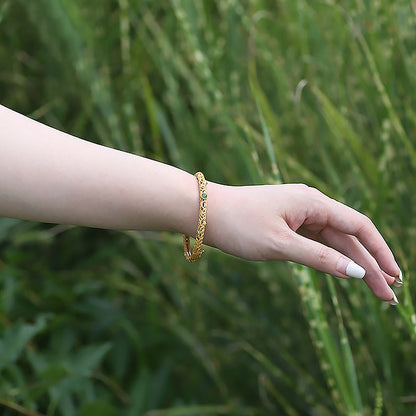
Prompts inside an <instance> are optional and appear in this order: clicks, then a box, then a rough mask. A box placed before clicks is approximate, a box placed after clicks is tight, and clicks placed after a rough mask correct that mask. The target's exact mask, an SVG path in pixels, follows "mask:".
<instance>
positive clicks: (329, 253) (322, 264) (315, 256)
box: [284, 232, 397, 303]
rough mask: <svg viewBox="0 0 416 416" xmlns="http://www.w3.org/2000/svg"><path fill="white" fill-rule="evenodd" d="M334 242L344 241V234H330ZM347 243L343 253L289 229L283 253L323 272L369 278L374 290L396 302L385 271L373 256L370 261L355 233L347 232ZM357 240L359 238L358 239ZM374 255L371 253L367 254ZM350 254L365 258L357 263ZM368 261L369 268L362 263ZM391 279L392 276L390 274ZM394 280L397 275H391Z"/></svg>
mask: <svg viewBox="0 0 416 416" xmlns="http://www.w3.org/2000/svg"><path fill="white" fill-rule="evenodd" d="M327 237H328V238H329V239H330V240H331V242H333V243H334V244H333V245H334V246H338V245H341V238H340V235H339V234H336V235H335V234H334V235H329V233H328V235H327ZM346 237H347V241H348V244H346V243H345V240H344V242H343V243H344V245H346V246H348V250H346V252H347V255H345V254H342V253H341V252H339V251H337V250H336V249H334V248H332V247H328V246H326V245H324V244H321V243H320V242H317V241H314V240H311V239H309V238H306V237H304V236H302V235H299V234H297V233H295V232H291V233H290V238H287V239H286V244H285V250H284V255H285V256H286V259H287V260H290V261H294V262H296V263H300V264H303V265H305V266H309V267H312V268H314V269H316V270H320V271H322V272H324V273H328V274H331V275H333V276H337V277H341V278H350V277H352V278H357V279H362V278H364V280H365V281H366V283H367V284H368V286H369V287H370V289H371V290H372V291H373V292H374V294H375V295H376V296H377V297H379V298H380V299H382V300H385V301H391V302H394V303H396V302H397V299H396V298H395V295H394V292H393V291H392V290H391V288H390V287H389V285H388V284H387V280H386V278H385V275H384V274H383V273H382V272H381V270H380V268H379V267H378V265H377V263H376V262H375V260H374V259H373V261H371V260H370V259H369V258H367V257H366V256H365V251H363V250H365V249H364V248H362V249H360V248H359V245H358V244H355V243H354V242H353V240H352V238H353V237H351V236H346ZM357 243H358V242H357ZM367 254H368V253H367ZM368 256H369V257H370V258H371V256H370V255H369V254H368ZM351 258H354V259H359V260H357V261H361V260H363V258H364V260H365V261H363V262H361V263H362V264H357V263H356V262H355V261H353V260H352V259H351ZM363 265H366V266H367V268H368V269H369V270H366V269H365V268H363V267H362V266H363ZM390 279H392V278H391V277H390ZM392 280H393V281H394V279H392Z"/></svg>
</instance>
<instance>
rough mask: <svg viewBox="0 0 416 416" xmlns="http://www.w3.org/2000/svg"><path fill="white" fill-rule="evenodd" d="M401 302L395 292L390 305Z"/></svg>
mask: <svg viewBox="0 0 416 416" xmlns="http://www.w3.org/2000/svg"><path fill="white" fill-rule="evenodd" d="M398 304H399V301H398V300H397V297H396V295H395V294H393V299H392V300H391V301H390V305H393V306H396V305H398Z"/></svg>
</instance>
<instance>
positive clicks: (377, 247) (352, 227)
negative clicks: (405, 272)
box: [321, 194, 401, 278]
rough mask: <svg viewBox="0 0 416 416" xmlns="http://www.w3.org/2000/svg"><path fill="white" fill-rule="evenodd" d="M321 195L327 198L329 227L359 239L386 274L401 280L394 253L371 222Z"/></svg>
mask: <svg viewBox="0 0 416 416" xmlns="http://www.w3.org/2000/svg"><path fill="white" fill-rule="evenodd" d="M321 195H322V196H323V198H327V200H326V201H325V204H326V206H327V210H328V216H327V221H328V225H330V226H331V227H332V228H334V229H336V230H338V231H341V232H342V233H344V234H349V235H353V236H355V237H357V239H358V240H359V241H360V242H361V243H362V245H363V246H364V247H365V248H366V250H368V252H369V253H370V254H371V255H372V256H373V257H374V259H375V260H376V262H377V263H378V264H379V266H380V267H381V269H382V270H383V271H384V272H386V273H387V274H388V275H390V276H393V277H395V278H399V276H400V275H401V272H400V268H399V266H398V265H397V263H396V261H395V259H394V256H393V253H392V252H391V250H390V248H389V247H388V245H387V243H386V242H385V241H384V239H383V237H382V236H381V234H380V233H379V231H378V230H377V228H376V227H375V225H374V224H373V223H372V222H371V220H370V219H369V218H368V217H366V216H365V215H363V214H361V213H359V212H357V211H355V210H354V209H352V208H350V207H348V206H346V205H343V204H341V203H340V202H338V201H335V200H333V199H331V198H328V197H327V196H325V195H323V194H321Z"/></svg>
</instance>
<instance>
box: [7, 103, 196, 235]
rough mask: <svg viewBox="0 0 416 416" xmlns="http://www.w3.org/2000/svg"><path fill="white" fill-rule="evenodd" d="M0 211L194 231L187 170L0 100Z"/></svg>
mask: <svg viewBox="0 0 416 416" xmlns="http://www.w3.org/2000/svg"><path fill="white" fill-rule="evenodd" d="M0 126H1V133H0V178H1V180H0V216H6V217H14V218H21V219H27V220H34V221H43V222H52V223H64V224H75V225H84V226H91V227H100V228H112V229H138V230H166V231H177V232H184V233H188V234H193V233H194V232H195V229H196V224H197V221H198V185H197V181H196V179H195V178H194V177H193V176H192V175H191V174H189V173H186V172H184V171H182V170H180V169H177V168H174V167H172V166H168V165H165V164H162V163H159V162H156V161H153V160H149V159H145V158H142V157H139V156H135V155H132V154H129V153H126V152H121V151H118V150H114V149H111V148H108V147H104V146H100V145H97V144H94V143H91V142H87V141H84V140H81V139H78V138H76V137H73V136H70V135H68V134H66V133H63V132H60V131H58V130H56V129H53V128H50V127H47V126H45V125H43V124H40V123H38V122H36V121H33V120H31V119H29V118H27V117H24V116H22V115H20V114H18V113H15V112H13V111H11V110H9V109H7V108H5V107H2V106H0Z"/></svg>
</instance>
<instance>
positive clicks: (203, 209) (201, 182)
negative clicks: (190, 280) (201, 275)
mask: <svg viewBox="0 0 416 416" xmlns="http://www.w3.org/2000/svg"><path fill="white" fill-rule="evenodd" d="M195 176H196V179H197V180H198V186H199V220H198V228H197V230H196V236H195V244H194V248H193V250H192V252H191V245H190V237H189V235H185V234H184V235H183V254H184V255H185V258H186V260H188V261H189V263H193V262H194V261H197V260H198V259H199V258H200V257H201V256H202V253H203V252H204V250H202V248H201V247H202V242H203V240H204V235H205V226H206V225H207V198H208V194H207V191H206V189H207V181H206V180H205V178H204V175H203V174H202V173H201V172H197V173H195Z"/></svg>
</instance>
